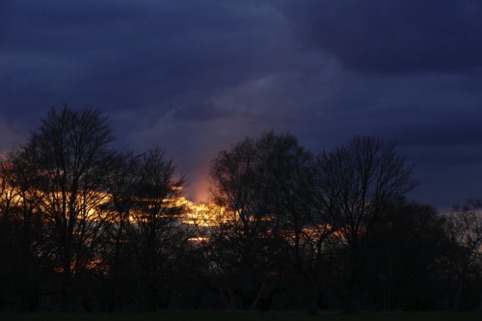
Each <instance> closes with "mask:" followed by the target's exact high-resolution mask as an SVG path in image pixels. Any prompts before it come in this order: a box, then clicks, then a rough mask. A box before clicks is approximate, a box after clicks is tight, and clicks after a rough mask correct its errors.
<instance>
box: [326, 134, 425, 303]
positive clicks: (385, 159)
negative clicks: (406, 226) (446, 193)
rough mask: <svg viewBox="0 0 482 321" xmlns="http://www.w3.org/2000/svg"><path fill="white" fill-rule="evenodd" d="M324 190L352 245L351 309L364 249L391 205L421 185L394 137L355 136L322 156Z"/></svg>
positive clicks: (334, 221)
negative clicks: (372, 232) (365, 242)
mask: <svg viewBox="0 0 482 321" xmlns="http://www.w3.org/2000/svg"><path fill="white" fill-rule="evenodd" d="M319 164H320V168H319V170H320V171H321V173H322V174H321V181H320V184H321V189H322V190H323V197H324V198H325V202H326V204H328V205H327V208H328V209H329V211H330V213H329V215H330V221H331V223H332V224H333V225H335V226H337V227H338V228H339V229H340V231H341V233H342V235H343V240H344V241H345V242H346V245H347V248H348V249H349V260H350V263H349V266H350V268H351V270H350V271H349V277H348V278H349V280H348V297H347V300H346V303H347V308H348V309H351V308H353V294H354V289H353V287H354V286H355V285H356V282H357V279H358V277H359V276H358V273H359V272H360V264H361V263H362V258H361V257H360V255H359V254H360V249H361V247H362V245H363V243H364V241H365V239H366V237H367V235H369V233H370V231H371V229H372V227H373V226H374V224H376V223H377V222H378V221H379V219H380V217H381V216H382V215H384V214H385V213H386V210H387V208H388V207H389V206H390V205H391V204H392V202H393V201H395V200H397V199H398V198H399V197H400V196H403V195H404V194H406V193H407V192H409V191H411V190H412V189H413V188H415V187H416V185H417V183H416V182H415V181H414V180H413V179H412V171H413V169H412V167H411V166H408V165H407V164H406V158H405V157H404V156H402V155H400V154H398V153H397V152H396V144H395V142H393V141H389V142H384V141H382V140H379V139H376V138H374V137H355V138H354V139H352V140H351V141H350V142H349V143H347V144H345V145H341V146H339V147H336V148H335V149H333V150H332V151H331V152H323V153H322V154H321V155H320V156H319Z"/></svg>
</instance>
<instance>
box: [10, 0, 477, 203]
mask: <svg viewBox="0 0 482 321" xmlns="http://www.w3.org/2000/svg"><path fill="white" fill-rule="evenodd" d="M66 103H67V104H68V105H69V106H71V107H73V108H82V107H85V106H92V107H95V108H99V109H101V110H103V111H104V112H105V115H106V116H107V117H108V118H109V122H110V124H111V126H112V128H113V130H114V132H115V134H116V136H117V144H119V146H122V148H128V149H131V150H134V151H136V152H142V151H145V150H147V149H148V148H150V147H152V146H155V145H156V146H160V147H161V148H164V149H165V151H166V155H168V157H169V158H172V159H173V160H174V162H175V164H177V167H178V168H179V169H180V170H181V171H183V172H185V173H186V174H187V175H188V178H189V182H190V187H189V189H188V191H189V194H190V196H191V197H193V198H196V199H203V198H204V197H205V195H206V192H207V189H206V186H205V185H206V184H205V182H206V177H207V173H208V171H209V166H210V164H211V162H212V160H213V159H214V158H215V157H216V155H217V153H218V152H220V151H221V150H226V149H229V148H230V147H231V146H232V145H233V144H235V143H236V142H238V141H240V140H242V139H243V138H245V137H246V136H249V137H258V136H259V135H260V134H261V133H263V132H266V131H269V130H274V131H275V132H278V133H286V132H289V133H291V134H293V135H295V136H297V137H298V139H299V142H300V144H301V145H303V146H305V147H306V148H308V149H310V150H312V151H314V152H317V151H320V150H322V149H324V148H325V149H330V148H333V147H334V146H338V145H340V144H344V143H346V142H347V141H349V140H350V139H351V138H353V137H354V136H360V135H368V136H375V137H377V138H380V139H383V140H392V139H394V140H396V141H397V143H398V149H397V150H398V151H399V152H400V153H401V154H404V155H406V156H407V164H413V165H414V178H415V179H417V180H418V181H419V182H420V186H419V187H418V188H417V189H416V190H415V191H414V192H412V193H411V194H409V198H410V199H413V200H415V201H417V202H422V203H426V204H431V205H433V206H435V207H437V208H448V207H451V206H453V205H456V204H462V203H464V202H465V201H466V200H467V199H475V198H482V126H481V121H482V1H481V0H437V1H435V0H343V1H341V0H182V1H179V0H162V1H160V0H82V1H80V0H79V1H76V0H42V1H31V0H2V1H0V149H1V150H8V149H11V148H15V147H17V146H18V145H19V144H21V143H22V142H24V141H25V140H26V139H27V138H28V136H29V134H30V132H31V131H32V130H35V129H36V128H38V126H39V124H40V119H42V118H43V117H45V115H46V113H47V112H48V110H49V109H50V108H51V107H52V106H56V107H62V106H63V105H64V104H66Z"/></svg>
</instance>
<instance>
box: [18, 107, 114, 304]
mask: <svg viewBox="0 0 482 321" xmlns="http://www.w3.org/2000/svg"><path fill="white" fill-rule="evenodd" d="M112 141H113V135H112V132H111V129H110V127H109V125H108V124H107V120H106V118H104V117H103V116H102V115H101V113H100V111H98V110H94V109H91V108H84V109H81V110H78V111H76V110H73V109H71V108H69V107H68V106H64V108H62V109H61V110H57V109H56V108H52V109H51V110H50V111H49V113H48V114H47V117H46V118H45V119H43V120H42V124H41V126H40V128H39V129H38V130H36V131H34V132H32V134H31V136H30V138H29V140H28V142H27V143H26V144H25V145H24V146H23V147H22V148H21V152H20V154H19V157H24V158H26V159H24V160H23V162H25V163H29V164H32V166H34V167H33V168H35V170H36V174H35V177H36V179H35V180H32V181H31V188H32V189H34V190H36V191H38V193H37V195H35V196H34V197H35V201H36V202H38V204H39V207H40V211H41V212H42V213H43V215H44V219H45V220H46V221H47V222H48V223H49V226H50V232H49V233H50V235H49V237H50V239H51V240H53V241H54V243H55V257H56V260H57V262H58V266H57V270H58V271H61V273H62V275H63V281H62V283H63V295H64V307H63V308H64V310H71V309H74V308H75V306H76V305H77V304H74V301H75V300H74V299H75V288H74V282H73V281H74V277H75V278H77V277H79V275H80V274H81V273H82V272H83V271H85V269H86V267H87V266H88V265H89V264H90V263H91V260H92V259H93V254H94V250H95V245H96V244H97V243H96V240H97V238H98V237H99V235H101V233H102V225H101V224H99V222H101V221H102V220H103V218H102V217H100V216H99V213H100V212H99V211H97V210H96V209H97V208H98V206H99V205H100V204H101V203H102V202H103V201H104V200H105V199H106V193H105V191H104V190H103V188H102V183H103V178H104V174H105V173H106V172H107V171H106V168H105V167H106V162H105V160H106V158H108V154H109V153H110V150H109V148H108V146H109V143H111V142H112ZM33 164H34V165H33Z"/></svg>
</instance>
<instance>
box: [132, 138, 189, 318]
mask: <svg viewBox="0 0 482 321" xmlns="http://www.w3.org/2000/svg"><path fill="white" fill-rule="evenodd" d="M139 169H140V172H139V174H140V175H141V178H140V180H139V182H138V184H137V185H136V187H135V193H134V197H135V202H134V204H133V205H132V208H131V211H130V215H129V217H130V220H129V224H127V225H126V235H127V239H128V241H129V244H130V250H131V251H132V252H131V253H130V254H131V255H132V257H133V258H134V262H133V263H134V264H135V271H134V273H135V275H136V278H137V281H136V283H137V285H138V289H137V290H138V295H139V301H138V302H139V309H140V310H142V311H156V310H158V309H159V308H167V307H168V305H169V300H170V299H171V291H172V289H171V284H170V281H171V278H170V277H171V275H172V271H173V269H174V268H175V266H176V264H177V258H178V255H179V254H180V251H181V250H182V247H183V246H184V245H185V243H186V242H187V240H188V238H189V235H187V233H186V231H185V230H184V229H183V228H181V227H180V223H181V214H183V212H184V208H183V204H178V203H177V201H178V199H179V196H181V195H182V193H183V188H184V185H185V177H184V175H180V174H179V173H177V169H176V167H175V166H174V164H173V162H172V160H168V159H166V157H165V155H164V151H162V150H161V149H159V148H157V147H155V148H152V149H150V150H149V151H148V152H147V153H146V154H144V155H143V157H142V160H141V164H140V168H139Z"/></svg>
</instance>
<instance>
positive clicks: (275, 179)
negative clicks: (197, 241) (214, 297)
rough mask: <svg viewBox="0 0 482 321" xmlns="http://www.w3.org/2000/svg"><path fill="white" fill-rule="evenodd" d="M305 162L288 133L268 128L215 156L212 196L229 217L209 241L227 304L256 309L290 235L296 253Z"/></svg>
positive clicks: (273, 287) (271, 285) (267, 295)
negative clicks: (280, 133) (270, 130)
mask: <svg viewBox="0 0 482 321" xmlns="http://www.w3.org/2000/svg"><path fill="white" fill-rule="evenodd" d="M309 160H310V155H309V153H307V152H306V151H305V150H304V149H303V148H301V147H300V146H299V145H298V143H297V140H296V138H295V137H294V136H292V135H289V134H287V135H277V134H275V133H273V132H268V133H264V134H263V135H261V137H259V138H258V139H256V140H253V139H250V138H246V139H245V140H244V141H242V142H240V143H238V144H236V145H234V146H233V147H232V149H231V150H229V151H223V152H221V153H220V154H219V155H218V157H217V158H216V159H215V161H214V163H213V167H212V169H211V180H212V183H213V187H214V189H213V196H214V200H215V201H216V202H217V204H218V205H220V206H222V207H224V208H226V213H228V214H229V216H230V219H228V220H225V221H224V222H222V223H221V224H219V226H217V227H216V228H215V229H214V231H213V232H212V233H211V238H212V240H211V243H210V245H211V247H212V249H213V250H214V252H213V253H214V256H213V257H214V258H213V259H212V262H215V264H214V265H213V266H214V269H213V271H214V272H216V275H217V280H218V286H219V288H220V290H221V291H220V292H221V293H222V294H224V295H225V296H224V297H225V302H227V305H228V306H229V307H231V308H236V307H237V302H236V298H237V297H238V298H240V299H241V302H242V307H243V308H246V309H254V308H257V307H260V308H261V307H262V305H263V304H264V305H266V304H268V303H269V301H270V300H271V297H272V296H273V294H274V293H275V292H276V291H279V289H277V287H279V285H280V282H279V280H277V279H276V276H277V275H280V274H281V271H283V270H288V269H289V268H290V267H289V266H286V265H289V262H290V260H289V254H288V253H287V250H289V249H290V247H289V243H290V241H289V240H291V238H292V236H293V234H294V238H295V245H294V247H293V248H294V251H293V252H297V251H298V250H299V244H300V242H299V234H300V233H301V230H302V229H303V228H304V227H305V226H306V225H305V224H306V220H305V217H303V216H304V215H305V216H306V213H305V212H306V209H307V207H306V206H307V203H305V202H303V201H304V200H306V198H305V196H306V194H305V191H306V190H307V189H306V188H305V187H306V185H304V184H305V183H306V182H304V179H306V174H307V173H306V172H304V169H306V166H307V163H308V162H309ZM294 229H297V231H295V232H293V230H294ZM298 254H299V253H298ZM298 259H299V257H298ZM298 262H299V260H298Z"/></svg>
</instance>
